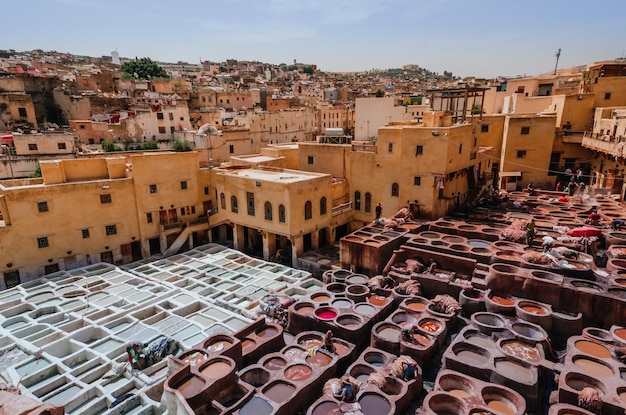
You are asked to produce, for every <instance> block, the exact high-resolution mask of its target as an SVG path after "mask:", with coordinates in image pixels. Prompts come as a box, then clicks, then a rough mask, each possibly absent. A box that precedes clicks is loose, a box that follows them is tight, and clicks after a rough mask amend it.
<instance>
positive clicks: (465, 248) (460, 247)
mask: <svg viewBox="0 0 626 415" xmlns="http://www.w3.org/2000/svg"><path fill="white" fill-rule="evenodd" d="M450 249H452V250H453V251H458V252H468V251H469V250H470V249H471V247H470V246H469V245H464V244H458V243H457V244H452V245H450Z"/></svg>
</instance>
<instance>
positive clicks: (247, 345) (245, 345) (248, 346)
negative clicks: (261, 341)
mask: <svg viewBox="0 0 626 415" xmlns="http://www.w3.org/2000/svg"><path fill="white" fill-rule="evenodd" d="M254 346H256V342H255V341H254V340H252V339H244V340H243V341H242V342H241V351H242V352H243V353H247V352H249V351H250V350H252V349H254Z"/></svg>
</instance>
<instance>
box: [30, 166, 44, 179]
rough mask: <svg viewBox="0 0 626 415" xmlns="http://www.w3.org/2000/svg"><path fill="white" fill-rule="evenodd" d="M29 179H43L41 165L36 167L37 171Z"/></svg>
mask: <svg viewBox="0 0 626 415" xmlns="http://www.w3.org/2000/svg"><path fill="white" fill-rule="evenodd" d="M28 177H30V178H36V177H41V165H40V164H39V163H37V166H36V167H35V171H34V172H33V174H31V175H30V176H28Z"/></svg>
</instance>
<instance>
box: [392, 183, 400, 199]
mask: <svg viewBox="0 0 626 415" xmlns="http://www.w3.org/2000/svg"><path fill="white" fill-rule="evenodd" d="M399 195H400V186H399V185H398V183H394V184H392V185H391V196H392V197H398V196H399Z"/></svg>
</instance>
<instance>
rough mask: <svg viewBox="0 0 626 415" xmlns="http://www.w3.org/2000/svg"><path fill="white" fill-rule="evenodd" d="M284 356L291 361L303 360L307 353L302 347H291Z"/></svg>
mask: <svg viewBox="0 0 626 415" xmlns="http://www.w3.org/2000/svg"><path fill="white" fill-rule="evenodd" d="M283 354H284V355H285V357H287V358H289V359H302V358H304V355H305V354H306V352H305V351H304V350H302V349H301V348H300V347H290V348H288V349H286V350H285V351H284V352H283Z"/></svg>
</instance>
